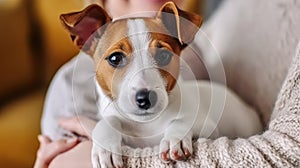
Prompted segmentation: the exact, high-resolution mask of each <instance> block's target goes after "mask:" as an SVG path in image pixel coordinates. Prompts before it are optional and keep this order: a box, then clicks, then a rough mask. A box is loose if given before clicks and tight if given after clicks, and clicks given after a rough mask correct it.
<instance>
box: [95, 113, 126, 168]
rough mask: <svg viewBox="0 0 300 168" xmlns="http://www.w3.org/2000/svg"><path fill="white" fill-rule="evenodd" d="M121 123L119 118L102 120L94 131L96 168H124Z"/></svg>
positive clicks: (111, 117)
mask: <svg viewBox="0 0 300 168" xmlns="http://www.w3.org/2000/svg"><path fill="white" fill-rule="evenodd" d="M120 130H121V123H120V120H119V119H118V118H117V117H114V116H110V117H106V118H104V119H102V120H101V121H99V122H98V123H97V125H96V127H95V128H94V130H93V134H92V138H93V147H92V164H93V167H94V168H99V167H100V166H101V168H106V167H117V168H119V167H123V161H122V150H121V143H122V135H121V134H120Z"/></svg>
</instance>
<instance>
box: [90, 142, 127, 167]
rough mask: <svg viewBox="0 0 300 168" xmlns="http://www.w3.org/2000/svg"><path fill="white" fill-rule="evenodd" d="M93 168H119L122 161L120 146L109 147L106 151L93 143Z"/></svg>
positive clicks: (121, 165)
mask: <svg viewBox="0 0 300 168" xmlns="http://www.w3.org/2000/svg"><path fill="white" fill-rule="evenodd" d="M92 164H93V168H100V167H101V168H121V167H123V160H122V154H121V146H117V145H116V146H111V147H109V148H107V149H104V148H103V147H101V146H99V145H97V144H95V143H93V148H92Z"/></svg>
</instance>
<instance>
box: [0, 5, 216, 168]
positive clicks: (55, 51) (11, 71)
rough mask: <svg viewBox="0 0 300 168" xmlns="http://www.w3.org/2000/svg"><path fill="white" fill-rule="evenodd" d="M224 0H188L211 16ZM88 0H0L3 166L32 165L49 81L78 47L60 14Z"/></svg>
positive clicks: (0, 146)
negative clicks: (60, 19) (62, 23)
mask: <svg viewBox="0 0 300 168" xmlns="http://www.w3.org/2000/svg"><path fill="white" fill-rule="evenodd" d="M219 1H220V0H210V1H208V0H207V3H206V2H205V0H187V3H188V5H187V8H188V9H189V10H191V11H194V12H197V13H199V14H202V15H204V16H205V18H208V16H209V15H210V14H211V11H213V10H214V9H215V8H216V6H217V5H216V4H218V2H219ZM83 4H84V2H83V0H64V1H61V0H0V21H1V24H0V77H1V78H0V136H1V138H0V167H1V168H2V167H3V168H4V167H5V168H27V167H32V166H33V163H34V160H35V156H36V150H37V149H38V145H39V144H38V141H37V135H38V134H40V117H41V115H42V108H43V101H44V98H45V94H46V90H47V87H48V85H49V83H50V81H51V79H52V77H53V75H54V74H55V72H56V71H57V70H58V68H59V67H60V66H61V65H63V64H64V63H65V62H67V61H68V60H69V59H71V58H72V57H73V56H74V55H76V53H78V50H77V49H76V47H75V46H73V44H72V42H71V40H70V38H69V35H68V34H67V32H66V31H64V29H63V27H62V26H61V24H60V22H59V19H58V18H59V15H60V14H61V13H66V12H70V11H77V10H80V9H82V8H83V7H84V5H83Z"/></svg>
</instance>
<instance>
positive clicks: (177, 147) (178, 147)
mask: <svg viewBox="0 0 300 168" xmlns="http://www.w3.org/2000/svg"><path fill="white" fill-rule="evenodd" d="M192 153H193V146H192V137H191V136H186V137H184V138H183V139H181V140H180V139H179V138H174V137H173V138H167V137H165V138H163V139H162V140H161V142H160V148H159V157H160V158H161V159H162V160H163V161H164V162H169V161H171V160H173V161H183V160H186V159H187V158H188V157H190V156H191V154H192Z"/></svg>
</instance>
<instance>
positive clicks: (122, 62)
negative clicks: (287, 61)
mask: <svg viewBox="0 0 300 168" xmlns="http://www.w3.org/2000/svg"><path fill="white" fill-rule="evenodd" d="M61 20H62V22H63V24H64V25H65V27H66V28H67V30H69V32H70V34H71V37H72V40H73V41H74V43H75V44H76V45H77V46H78V47H79V48H81V50H82V51H84V52H86V53H88V54H89V55H91V56H92V57H93V59H94V62H95V65H96V79H97V84H98V85H100V86H101V88H102V90H103V91H104V92H105V93H106V94H107V95H108V96H109V97H110V98H111V99H112V100H113V102H114V103H115V105H117V107H118V108H119V109H118V110H119V111H120V112H122V114H125V115H126V116H128V117H129V118H131V119H133V120H136V121H145V120H149V119H153V118H154V117H155V116H157V115H158V114H159V113H160V112H161V111H163V110H164V109H165V108H166V107H167V105H168V93H170V92H171V91H172V89H173V88H174V86H175V84H176V78H177V77H178V74H179V68H180V65H179V55H180V52H181V51H182V50H183V49H184V48H185V47H186V46H187V44H189V43H190V42H191V41H192V40H193V38H194V35H195V34H196V32H197V31H198V29H199V27H200V25H201V23H202V18H201V17H200V16H198V15H196V14H192V13H189V12H186V11H182V10H180V9H178V8H177V6H176V5H175V4H174V3H173V2H168V3H166V4H165V5H163V6H162V8H161V9H160V11H159V12H158V14H157V16H156V17H155V18H130V19H120V20H116V21H112V19H111V18H110V17H109V15H108V14H107V13H106V12H105V10H104V9H102V8H101V7H99V6H97V5H91V6H89V7H87V8H86V9H84V10H83V11H80V12H75V13H69V14H63V15H61Z"/></svg>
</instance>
